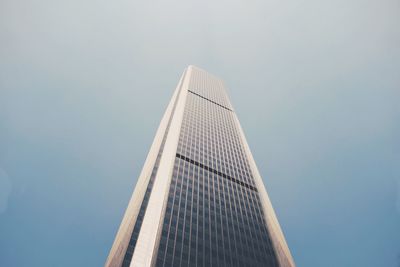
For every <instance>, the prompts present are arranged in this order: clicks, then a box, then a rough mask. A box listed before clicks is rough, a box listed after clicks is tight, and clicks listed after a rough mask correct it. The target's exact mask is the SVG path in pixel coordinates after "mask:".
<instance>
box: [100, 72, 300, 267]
mask: <svg viewBox="0 0 400 267" xmlns="http://www.w3.org/2000/svg"><path fill="white" fill-rule="evenodd" d="M106 266H156V267H161V266H164V267H172V266H180V267H184V266H196V267H208V266H226V267H230V266H271V267H272V266H273V267H275V266H282V267H292V266H295V264H294V262H293V259H292V257H291V254H290V251H289V249H288V246H287V244H286V241H285V238H284V236H283V234H282V231H281V229H280V226H279V223H278V221H277V219H276V216H275V213H274V210H273V208H272V206H271V202H270V200H269V198H268V195H267V192H266V190H265V187H264V184H263V182H262V179H261V176H260V174H259V172H258V170H257V167H256V164H255V162H254V159H253V156H252V154H251V152H250V149H249V146H248V144H247V142H246V139H245V137H244V134H243V131H242V128H241V126H240V124H239V121H238V119H237V117H236V114H235V111H234V109H233V107H232V105H231V103H230V101H229V99H228V96H227V94H226V91H225V87H224V84H223V82H222V81H221V80H220V79H219V78H217V77H215V76H213V75H211V74H209V73H207V72H205V71H204V70H201V69H199V68H197V67H194V66H189V67H188V68H187V69H186V70H185V72H184V73H183V75H182V77H181V79H180V81H179V84H178V87H177V88H176V90H175V92H174V95H173V97H172V99H171V102H170V103H169V105H168V107H167V110H166V112H165V114H164V117H163V118H162V120H161V123H160V126H159V128H158V130H157V134H156V137H155V139H154V142H153V144H152V146H151V149H150V152H149V154H148V156H147V159H146V162H145V164H144V167H143V170H142V172H141V174H140V177H139V179H138V182H137V184H136V188H135V190H134V193H133V195H132V198H131V200H130V202H129V206H128V208H127V210H126V212H125V215H124V218H123V220H122V223H121V226H120V228H119V230H118V233H117V236H116V238H115V241H114V244H113V246H112V248H111V251H110V254H109V256H108V258H107V261H106Z"/></svg>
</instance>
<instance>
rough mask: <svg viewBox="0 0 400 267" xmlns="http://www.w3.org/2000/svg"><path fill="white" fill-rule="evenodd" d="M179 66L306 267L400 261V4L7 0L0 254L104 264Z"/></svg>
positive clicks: (2, 27)
mask: <svg viewBox="0 0 400 267" xmlns="http://www.w3.org/2000/svg"><path fill="white" fill-rule="evenodd" d="M189 64H194V65H197V66H199V67H201V68H204V69H206V70H208V71H209V72H211V73H213V74H215V75H218V76H220V77H222V78H223V79H224V80H225V81H226V84H227V85H228V87H229V93H230V96H231V99H232V102H233V105H234V107H235V109H236V111H237V114H238V116H239V119H240V120H241V123H242V126H243V128H244V130H245V133H246V135H247V138H248V141H249V143H250V146H251V148H252V151H253V154H254V156H255V159H256V162H257V163H258V166H259V169H260V171H261V173H262V175H263V176H264V181H265V183H266V185H267V189H268V191H269V194H270V197H271V200H272V203H273V205H274V207H275V209H276V212H277V214H278V218H279V220H280V223H281V226H282V228H283V230H284V233H285V234H286V238H287V241H288V244H289V247H290V248H291V251H292V254H293V256H294V259H295V261H296V263H297V266H298V267H308V266H311V267H321V266H324V267H341V266H344V267H347V266H348V267H358V266H360V267H377V266H383V267H397V266H399V265H400V107H399V106H400V105H399V102H400V2H399V1H398V0H379V1H378V0H336V1H321V0H287V1H282V0H280V1H278V0H266V1H235V0H233V1H134V0H129V1H128V0H116V1H109V0H107V1H105V0H99V1H94V0H79V1H78V0H68V1H58V0H1V1H0V266H5V267H8V266H12V267H13V266H85V267H87V266H102V265H103V263H104V261H105V259H106V257H107V254H108V251H109V249H110V247H111V244H112V242H113V239H114V236H115V233H116V231H117V228H118V226H119V224H120V222H121V218H122V215H123V213H124V210H125V208H126V206H127V203H128V200H129V198H130V195H131V193H132V190H133V187H134V185H135V183H136V179H137V176H138V174H139V172H140V170H141V167H142V165H143V162H144V160H145V157H146V155H147V152H148V150H149V148H150V144H151V142H152V140H153V137H154V134H155V131H156V128H157V127H158V123H159V121H160V119H161V116H162V114H163V112H164V109H165V108H166V105H167V103H168V101H169V99H170V97H171V95H172V92H173V90H174V88H175V86H176V84H177V82H178V79H179V77H180V75H181V73H182V72H183V70H184V68H185V67H186V66H187V65H189Z"/></svg>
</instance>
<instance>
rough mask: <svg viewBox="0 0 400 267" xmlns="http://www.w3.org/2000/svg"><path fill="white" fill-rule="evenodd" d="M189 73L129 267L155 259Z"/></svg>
mask: <svg viewBox="0 0 400 267" xmlns="http://www.w3.org/2000/svg"><path fill="white" fill-rule="evenodd" d="M191 73H192V68H191V67H189V68H188V70H187V72H186V75H185V79H184V81H183V84H182V88H181V92H180V95H179V98H178V100H177V101H178V102H177V106H176V108H175V112H174V114H172V116H173V117H172V121H171V126H170V128H169V132H168V135H167V139H166V142H165V146H164V151H163V154H162V156H161V160H160V164H159V167H158V172H157V176H156V178H155V182H154V185H153V189H152V192H151V195H150V199H149V203H148V205H147V209H146V213H145V216H144V219H143V223H142V227H141V229H140V233H139V237H138V240H137V243H136V247H135V251H134V253H133V256H132V261H131V264H130V266H131V267H150V266H151V263H152V258H153V256H155V249H157V240H158V239H159V235H160V234H161V229H160V227H162V222H163V217H164V216H163V214H164V212H165V211H164V209H165V203H166V200H167V197H168V191H169V185H170V182H171V176H172V171H173V166H174V161H175V157H176V150H177V146H178V141H179V133H180V129H181V124H182V118H183V111H184V108H185V103H186V97H187V93H188V82H189V78H190V75H191Z"/></svg>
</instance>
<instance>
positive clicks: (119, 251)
mask: <svg viewBox="0 0 400 267" xmlns="http://www.w3.org/2000/svg"><path fill="white" fill-rule="evenodd" d="M184 75H185V74H183V75H182V78H181V79H180V81H179V83H178V86H177V88H176V89H175V92H174V94H173V96H172V99H171V101H170V102H169V104H168V107H167V109H166V111H165V113H164V116H163V118H162V119H161V122H160V126H159V127H158V129H157V133H156V136H155V138H154V141H153V143H152V145H151V148H150V151H149V154H148V155H147V158H146V161H145V163H144V166H143V169H142V171H141V173H140V175H139V179H138V181H137V183H136V186H135V190H134V192H133V194H132V197H131V199H130V201H129V204H128V207H127V209H126V211H125V214H124V218H123V219H122V222H121V225H120V227H119V229H118V232H117V235H116V237H115V240H114V243H113V246H112V247H111V250H110V253H109V255H108V257H107V261H106V263H105V266H106V267H118V266H121V265H122V261H123V259H124V256H125V252H126V249H127V247H128V244H129V240H130V237H131V235H132V231H133V227H134V225H135V223H136V219H137V215H138V213H139V210H140V206H141V204H142V200H143V197H144V194H145V192H146V189H147V184H148V182H149V179H150V175H151V172H152V170H153V166H154V163H155V161H156V159H157V155H158V151H159V150H160V146H161V142H162V139H163V136H164V134H165V131H166V129H167V126H168V121H169V118H170V116H171V113H172V110H173V106H174V103H175V99H176V98H177V96H178V92H179V88H180V87H181V85H182V82H183V81H182V79H183V77H184Z"/></svg>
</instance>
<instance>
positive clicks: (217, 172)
mask: <svg viewBox="0 0 400 267" xmlns="http://www.w3.org/2000/svg"><path fill="white" fill-rule="evenodd" d="M176 157H177V158H180V159H183V160H185V161H187V162H190V163H192V164H194V165H196V166H199V167H200V168H203V169H205V170H207V171H210V172H213V173H215V174H217V175H219V176H222V177H224V178H226V179H228V180H229V181H232V182H234V183H237V184H238V185H241V186H244V187H246V188H248V189H251V190H253V191H256V192H258V190H257V188H256V187H254V186H252V185H249V184H246V183H245V182H242V181H239V180H238V179H235V178H233V177H231V176H229V175H226V174H225V173H222V172H220V171H217V170H214V169H213V168H210V167H208V166H206V165H204V164H202V163H200V162H197V161H195V160H192V159H190V158H187V157H185V156H183V155H181V154H179V153H176Z"/></svg>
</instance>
